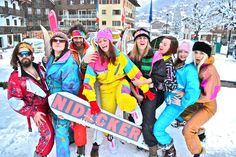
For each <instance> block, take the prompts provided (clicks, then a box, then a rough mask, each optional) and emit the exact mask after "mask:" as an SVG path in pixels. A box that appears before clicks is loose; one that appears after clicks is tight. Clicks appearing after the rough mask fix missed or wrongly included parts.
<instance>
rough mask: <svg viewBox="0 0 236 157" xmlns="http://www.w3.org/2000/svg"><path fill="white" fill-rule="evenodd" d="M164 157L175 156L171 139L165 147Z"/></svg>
mask: <svg viewBox="0 0 236 157" xmlns="http://www.w3.org/2000/svg"><path fill="white" fill-rule="evenodd" d="M164 157H176V150H175V146H174V142H173V141H172V142H171V143H170V144H169V145H167V146H166V147H165V155H164Z"/></svg>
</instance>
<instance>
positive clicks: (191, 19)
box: [184, 1, 222, 40]
mask: <svg viewBox="0 0 236 157" xmlns="http://www.w3.org/2000/svg"><path fill="white" fill-rule="evenodd" d="M207 3H208V5H206V4H205V3H201V2H200V1H195V3H194V4H193V6H192V8H193V9H192V13H191V14H189V15H188V16H187V17H186V18H185V20H184V21H185V24H186V25H187V27H188V28H189V29H190V30H192V31H194V33H195V35H196V36H195V39H196V40H198V34H199V32H200V31H202V30H205V31H209V30H210V29H212V28H214V27H215V26H217V25H219V24H220V23H221V21H222V17H221V16H219V15H220V13H219V11H218V7H217V6H215V5H212V4H211V5H210V3H211V2H207Z"/></svg>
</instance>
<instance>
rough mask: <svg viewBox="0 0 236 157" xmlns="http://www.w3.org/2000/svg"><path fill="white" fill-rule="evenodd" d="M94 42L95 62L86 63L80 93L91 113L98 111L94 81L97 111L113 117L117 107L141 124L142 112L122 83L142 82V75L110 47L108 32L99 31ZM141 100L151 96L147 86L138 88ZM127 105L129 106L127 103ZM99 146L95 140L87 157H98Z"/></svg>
mask: <svg viewBox="0 0 236 157" xmlns="http://www.w3.org/2000/svg"><path fill="white" fill-rule="evenodd" d="M96 42H97V43H98V52H96V53H97V55H98V59H97V61H96V62H94V63H89V64H88V66H87V69H86V73H85V79H84V90H83V94H84V95H85V96H86V98H87V99H88V101H89V103H90V107H91V114H97V113H99V112H100V108H99V106H98V104H97V100H96V93H95V89H94V83H95V81H96V79H97V80H98V82H99V83H100V95H101V96H100V97H101V108H102V109H104V110H106V111H108V112H110V113H112V114H115V111H116V108H117V105H118V106H119V108H120V109H121V110H122V111H126V112H128V113H130V114H131V115H132V116H133V118H134V121H135V123H136V124H138V125H140V124H141V123H142V113H141V110H140V108H139V105H138V104H137V101H136V99H135V98H134V97H133V96H131V95H130V85H129V82H128V81H127V80H126V76H128V77H129V78H130V79H131V80H132V79H134V78H137V79H141V80H145V78H144V77H143V76H142V73H141V72H140V71H139V69H138V68H137V67H136V66H135V65H134V63H133V62H132V61H131V60H130V59H129V58H128V57H127V56H126V55H124V54H123V53H122V52H120V51H119V50H118V49H117V48H116V47H115V46H114V45H113V44H112V33H111V30H109V29H101V30H100V31H99V32H98V33H97V36H96ZM139 88H140V89H141V90H142V91H143V93H144V97H145V98H148V99H150V100H153V99H155V95H154V94H153V93H152V92H151V91H149V87H148V84H145V85H141V86H139ZM127 102H129V103H127ZM100 144H101V143H97V141H95V142H94V143H93V148H92V151H91V156H98V148H99V145H100Z"/></svg>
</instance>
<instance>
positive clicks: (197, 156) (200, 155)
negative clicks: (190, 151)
mask: <svg viewBox="0 0 236 157" xmlns="http://www.w3.org/2000/svg"><path fill="white" fill-rule="evenodd" d="M205 153H206V151H205V148H204V147H202V151H201V153H200V154H194V155H193V157H204V156H205Z"/></svg>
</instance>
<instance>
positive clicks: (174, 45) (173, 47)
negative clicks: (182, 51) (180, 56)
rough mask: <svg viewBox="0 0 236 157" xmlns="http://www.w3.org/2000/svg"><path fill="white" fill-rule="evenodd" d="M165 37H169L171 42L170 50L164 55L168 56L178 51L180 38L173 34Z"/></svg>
mask: <svg viewBox="0 0 236 157" xmlns="http://www.w3.org/2000/svg"><path fill="white" fill-rule="evenodd" d="M164 39H169V40H170V41H171V42H170V48H169V50H168V51H167V52H166V53H165V54H164V56H167V55H172V54H176V52H177V48H178V46H179V44H178V40H177V39H176V38H175V37H173V36H165V37H164V38H163V39H162V40H164Z"/></svg>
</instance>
